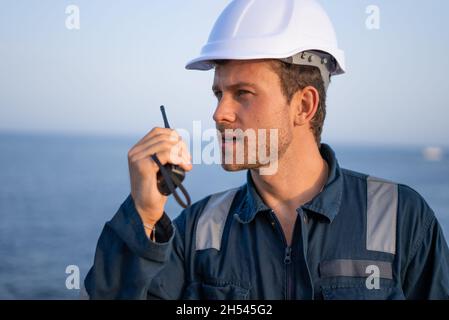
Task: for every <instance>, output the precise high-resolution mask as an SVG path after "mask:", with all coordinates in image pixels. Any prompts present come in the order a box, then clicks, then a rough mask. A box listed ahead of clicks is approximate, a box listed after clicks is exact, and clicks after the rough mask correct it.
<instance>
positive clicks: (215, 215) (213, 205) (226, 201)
mask: <svg viewBox="0 0 449 320" xmlns="http://www.w3.org/2000/svg"><path fill="white" fill-rule="evenodd" d="M237 190H238V188H235V189H231V190H227V191H224V192H220V193H217V194H214V195H212V196H211V197H210V199H209V201H208V202H207V204H206V207H205V208H204V210H203V212H202V213H201V216H200V218H199V219H198V224H197V227H196V240H195V250H204V249H210V248H214V249H217V250H220V245H221V236H222V234H223V229H224V225H225V222H226V218H227V216H228V213H229V209H230V208H231V204H232V200H234V196H235V194H236V192H237Z"/></svg>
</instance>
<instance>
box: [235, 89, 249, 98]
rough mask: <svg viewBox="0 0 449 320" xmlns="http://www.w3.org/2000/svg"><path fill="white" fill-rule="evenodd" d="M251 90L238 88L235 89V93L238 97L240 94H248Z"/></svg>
mask: <svg viewBox="0 0 449 320" xmlns="http://www.w3.org/2000/svg"><path fill="white" fill-rule="evenodd" d="M250 93H251V92H249V91H247V90H238V91H237V95H238V96H239V97H240V96H243V95H245V94H250Z"/></svg>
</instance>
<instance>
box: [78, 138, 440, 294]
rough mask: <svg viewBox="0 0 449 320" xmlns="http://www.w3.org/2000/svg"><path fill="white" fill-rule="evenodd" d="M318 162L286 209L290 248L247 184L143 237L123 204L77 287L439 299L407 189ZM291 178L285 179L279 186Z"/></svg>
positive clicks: (416, 204) (434, 236)
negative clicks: (324, 173)
mask: <svg viewBox="0 0 449 320" xmlns="http://www.w3.org/2000/svg"><path fill="white" fill-rule="evenodd" d="M320 152H321V155H322V157H323V158H324V159H325V160H326V161H327V163H328V165H329V176H328V180H327V183H326V184H325V186H324V188H323V190H322V191H321V192H320V193H319V194H318V195H316V196H315V197H314V198H313V199H312V200H311V201H309V202H308V203H306V204H304V205H302V206H300V207H299V208H297V209H296V212H297V215H298V216H297V219H296V224H295V226H294V233H293V240H292V243H291V245H290V246H289V245H287V241H286V239H285V236H284V234H283V231H282V228H281V225H280V223H279V221H278V220H277V218H276V215H275V213H274V212H273V210H271V209H270V208H269V207H268V206H267V205H265V203H264V202H263V200H262V199H261V197H260V196H259V194H258V192H257V190H256V188H255V185H254V183H253V181H252V180H251V175H250V174H249V172H248V175H247V183H246V184H244V185H243V186H241V187H238V188H234V189H231V190H227V191H224V192H220V193H217V194H213V195H210V196H208V197H206V198H204V199H202V200H200V201H198V202H196V203H195V204H193V205H192V206H190V207H188V208H187V209H185V210H183V211H182V212H181V214H180V215H179V216H178V217H177V218H176V219H175V220H174V221H173V222H172V221H171V220H170V218H169V217H168V216H167V215H166V214H164V216H163V217H162V218H161V220H160V221H159V222H158V223H157V225H156V242H153V241H152V240H150V239H148V238H147V236H146V234H145V231H144V228H143V225H142V221H141V219H140V217H139V215H138V213H137V211H136V209H135V206H134V203H133V199H132V197H131V196H129V197H128V198H127V199H126V200H125V202H124V203H123V204H122V205H121V207H120V208H119V210H118V212H117V213H116V215H115V216H114V217H113V219H112V220H111V221H109V222H107V223H106V225H105V227H104V229H103V231H102V234H101V236H100V239H99V241H98V245H97V249H96V253H95V259H94V264H93V266H92V268H91V269H90V271H89V273H88V275H87V277H86V279H85V288H86V290H87V293H88V295H89V296H90V298H94V299H114V298H120V299H153V298H156V299H447V298H449V250H448V247H447V244H446V241H445V240H444V237H443V233H442V230H441V228H440V225H439V223H438V221H437V219H436V218H435V215H434V213H433V211H432V209H431V208H430V207H429V206H428V204H427V203H426V202H425V200H424V199H423V198H422V197H421V196H420V195H419V194H418V193H417V192H416V191H414V190H413V189H411V188H410V187H408V186H406V185H403V184H397V183H394V182H390V181H386V180H383V179H379V178H375V177H372V176H369V175H366V174H362V173H357V172H354V171H351V170H347V169H342V168H340V167H339V165H338V162H337V160H336V157H335V154H334V152H333V151H332V149H331V148H330V147H329V146H328V145H326V144H321V147H320ZM291 178H292V179H295V177H291Z"/></svg>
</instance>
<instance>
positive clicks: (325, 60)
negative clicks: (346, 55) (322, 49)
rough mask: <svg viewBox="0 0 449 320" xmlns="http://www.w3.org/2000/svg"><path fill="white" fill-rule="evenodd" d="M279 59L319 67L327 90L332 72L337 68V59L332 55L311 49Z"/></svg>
mask: <svg viewBox="0 0 449 320" xmlns="http://www.w3.org/2000/svg"><path fill="white" fill-rule="evenodd" d="M279 60H281V61H284V62H287V63H291V64H296V65H301V66H312V67H317V68H318V69H319V70H320V73H321V78H322V79H323V83H324V90H325V91H327V88H328V87H329V83H330V78H331V72H332V71H333V69H335V65H336V64H335V59H334V58H333V57H332V56H331V55H329V54H325V55H323V56H320V55H319V54H317V53H315V52H311V51H303V52H300V53H297V54H295V55H293V56H291V57H288V58H283V59H279Z"/></svg>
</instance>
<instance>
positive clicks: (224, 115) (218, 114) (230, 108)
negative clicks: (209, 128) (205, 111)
mask: <svg viewBox="0 0 449 320" xmlns="http://www.w3.org/2000/svg"><path fill="white" fill-rule="evenodd" d="M212 118H213V119H214V121H215V122H217V123H219V122H234V121H235V119H236V114H235V106H234V105H233V103H232V101H231V100H230V99H227V98H225V97H222V98H221V100H220V101H219V102H218V105H217V108H216V109H215V112H214V115H213V117H212Z"/></svg>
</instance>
